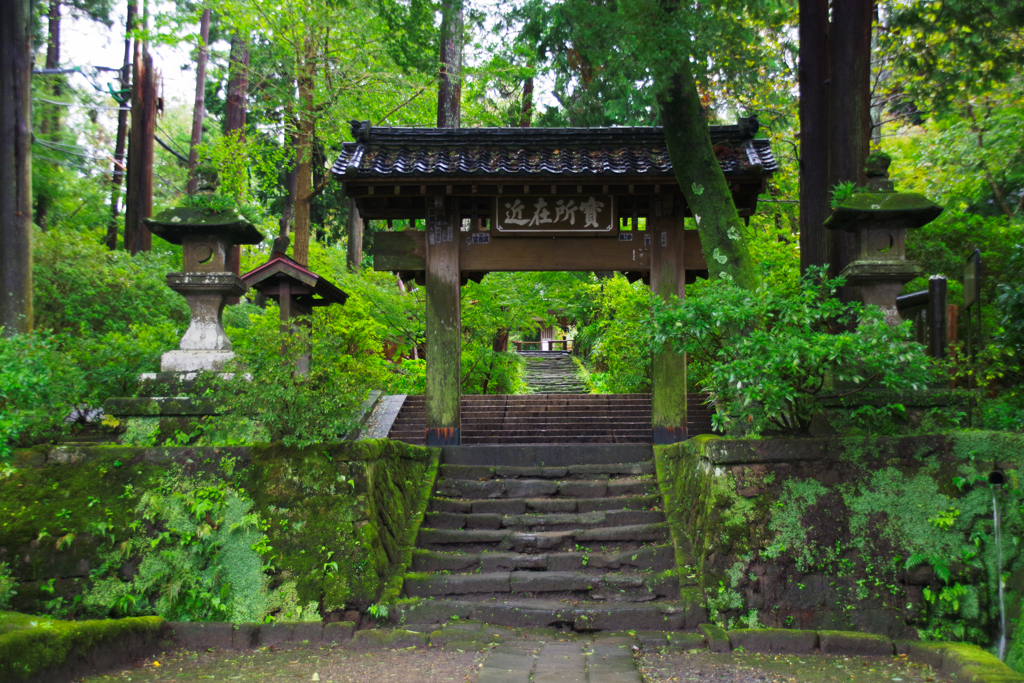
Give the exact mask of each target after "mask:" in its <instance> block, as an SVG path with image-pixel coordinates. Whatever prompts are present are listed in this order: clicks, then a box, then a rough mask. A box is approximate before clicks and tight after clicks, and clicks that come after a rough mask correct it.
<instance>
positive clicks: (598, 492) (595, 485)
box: [552, 480, 608, 498]
mask: <svg viewBox="0 0 1024 683" xmlns="http://www.w3.org/2000/svg"><path fill="white" fill-rule="evenodd" d="M607 492H608V483H607V482H604V481H586V480H578V481H573V480H570V481H563V482H562V483H561V484H560V485H559V486H558V493H559V495H561V496H564V497H566V498H601V497H603V496H605V495H606V494H607ZM552 493H553V492H552Z"/></svg>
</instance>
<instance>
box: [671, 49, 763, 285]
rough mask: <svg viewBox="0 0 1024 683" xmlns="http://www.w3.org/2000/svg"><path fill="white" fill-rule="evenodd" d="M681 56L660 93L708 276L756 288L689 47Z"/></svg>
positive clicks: (675, 167)
mask: <svg viewBox="0 0 1024 683" xmlns="http://www.w3.org/2000/svg"><path fill="white" fill-rule="evenodd" d="M680 55H681V56H680V58H679V60H678V61H677V64H676V69H675V74H673V76H672V77H671V80H670V81H669V82H667V83H666V84H665V85H664V86H663V87H662V88H661V92H660V94H659V95H658V110H659V112H660V114H661V122H662V125H663V126H664V130H665V143H666V145H667V147H668V153H669V158H671V159H672V169H673V172H674V173H675V176H676V180H678V182H679V187H680V189H681V190H682V192H683V196H684V197H685V198H686V203H687V205H688V206H689V207H690V210H691V211H692V212H693V216H694V220H695V221H696V223H697V230H698V232H699V233H700V243H701V246H702V247H703V249H704V256H705V258H706V259H707V263H708V272H709V274H710V276H711V277H712V278H723V279H731V280H732V281H733V282H735V283H736V284H737V285H739V286H740V287H743V288H745V289H754V288H755V287H756V286H757V273H756V272H755V271H754V266H753V263H752V262H751V260H750V255H749V251H748V248H747V240H746V238H745V237H744V235H743V233H744V227H745V226H744V224H743V221H742V220H741V219H740V217H739V214H738V213H736V205H735V204H734V203H733V200H732V193H730V192H729V184H728V182H727V181H726V180H725V174H724V173H723V172H722V166H721V164H719V163H718V159H717V158H716V157H715V152H714V149H712V146H711V132H710V130H709V129H708V119H707V114H706V113H705V112H704V108H703V106H702V105H701V101H700V95H699V94H698V92H697V84H696V82H695V81H694V78H693V73H692V72H691V70H690V63H689V60H688V59H687V52H686V51H685V49H684V50H682V51H681V52H680Z"/></svg>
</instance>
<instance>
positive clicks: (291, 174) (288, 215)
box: [279, 116, 299, 237]
mask: <svg viewBox="0 0 1024 683" xmlns="http://www.w3.org/2000/svg"><path fill="white" fill-rule="evenodd" d="M287 118H289V119H290V118H291V117H290V116H289V117H287ZM298 145H299V141H298V136H296V135H289V136H288V149H290V150H292V153H293V154H295V153H296V149H297V148H298ZM297 181H298V164H296V163H295V162H294V161H293V162H292V165H291V168H290V169H288V173H287V174H285V177H284V189H285V193H286V194H285V200H284V208H283V209H282V210H281V221H280V223H279V225H280V236H281V237H287V236H288V232H289V231H290V230H291V228H292V223H293V222H294V221H295V186H296V182H297Z"/></svg>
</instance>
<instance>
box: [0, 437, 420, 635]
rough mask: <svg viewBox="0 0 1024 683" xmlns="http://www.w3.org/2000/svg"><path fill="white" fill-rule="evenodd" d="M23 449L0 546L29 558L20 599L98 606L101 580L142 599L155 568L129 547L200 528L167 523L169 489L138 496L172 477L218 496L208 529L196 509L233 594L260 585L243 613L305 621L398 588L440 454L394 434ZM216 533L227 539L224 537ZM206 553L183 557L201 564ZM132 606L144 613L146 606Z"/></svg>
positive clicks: (5, 490) (4, 492)
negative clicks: (142, 577) (298, 442)
mask: <svg viewBox="0 0 1024 683" xmlns="http://www.w3.org/2000/svg"><path fill="white" fill-rule="evenodd" d="M17 455H18V457H17V458H16V462H19V463H20V464H21V466H20V467H18V468H17V469H15V470H14V471H13V473H12V474H11V476H9V477H7V478H5V479H2V480H0V547H3V548H6V549H7V550H8V552H10V553H11V554H12V555H13V556H17V557H19V558H27V560H26V561H23V562H18V563H17V566H14V567H12V569H13V570H14V571H15V574H16V576H17V578H18V579H19V580H20V581H21V582H22V584H21V585H20V586H19V590H18V595H17V596H16V597H15V603H14V604H15V606H16V607H17V608H19V609H22V610H26V611H34V612H46V611H50V612H53V611H54V610H57V611H58V612H59V613H62V614H75V615H81V614H83V613H89V612H88V610H92V612H91V613H92V614H96V611H95V610H97V609H99V608H100V605H99V603H98V602H97V600H99V602H103V601H102V600H100V599H99V598H100V597H102V596H100V595H99V594H96V591H97V590H99V589H101V588H102V591H101V592H102V594H104V595H109V596H110V597H111V601H117V602H119V604H120V603H122V602H123V605H129V606H131V605H133V604H134V603H136V602H138V600H139V599H141V598H142V597H144V596H139V595H134V596H133V595H129V594H128V593H130V592H131V590H135V589H136V588H138V586H134V584H135V583H138V581H137V580H136V579H135V578H134V577H136V576H137V574H138V572H139V571H140V568H141V567H148V566H149V565H141V564H140V560H144V558H140V557H136V556H133V557H122V556H121V555H120V554H119V553H120V552H121V551H120V549H121V548H124V547H127V546H125V545H124V544H125V543H126V542H128V541H130V540H133V539H134V541H135V545H133V546H131V547H135V548H137V547H138V545H139V544H138V543H137V541H138V540H139V537H140V535H141V536H142V537H143V538H150V539H152V540H153V541H154V543H155V544H159V543H164V544H166V543H168V542H172V543H173V542H177V541H176V540H175V539H180V540H182V541H184V540H186V539H187V538H188V537H189V533H188V532H187V529H186V527H187V525H186V524H184V523H177V524H172V523H171V522H170V521H169V520H170V519H171V518H170V517H168V516H167V515H172V516H173V515H174V514H177V516H178V517H181V514H180V513H174V509H177V508H173V507H172V508H169V507H167V504H168V502H170V501H171V498H169V497H168V498H166V499H165V502H159V501H158V499H155V498H149V499H146V500H148V501H149V502H148V503H146V504H141V505H140V501H142V500H143V497H144V496H146V495H148V494H150V493H151V492H154V491H157V490H164V491H168V490H169V489H168V486H172V487H173V488H174V490H175V491H185V492H188V491H198V492H199V494H198V498H197V497H196V495H194V494H192V493H188V495H186V496H185V498H181V499H180V500H181V502H182V504H184V505H185V506H186V508H187V507H189V506H192V507H195V506H196V505H198V504H200V503H201V500H200V499H201V498H202V497H203V496H210V495H214V496H215V497H216V498H217V506H218V507H217V508H216V510H217V511H215V512H214V516H215V518H210V519H209V520H208V526H209V529H207V530H206V531H204V530H203V529H204V522H203V519H202V517H201V515H202V514H203V513H201V512H197V509H198V508H197V509H192V510H185V512H186V513H187V514H188V515H190V516H191V517H196V516H197V515H200V517H198V518H196V519H194V520H192V526H193V527H195V533H198V534H212V536H210V537H209V538H210V539H212V542H213V546H211V548H213V547H215V548H218V549H219V550H215V552H214V553H213V555H212V559H211V560H209V561H211V562H213V563H214V564H213V565H211V566H210V570H212V571H215V572H216V573H217V574H218V576H220V577H221V578H220V579H218V581H222V580H223V581H226V582H227V583H228V584H229V585H230V584H238V583H244V584H245V586H233V587H232V589H231V592H232V594H237V595H243V594H245V593H246V591H248V592H249V593H250V595H249V597H250V598H252V599H251V600H247V604H248V603H252V604H251V605H250V607H251V609H249V608H246V610H245V613H246V614H247V615H248V617H249V618H255V619H262V618H263V617H264V616H265V615H266V614H267V613H276V612H280V613H281V614H282V615H284V614H287V616H289V618H292V619H297V618H307V617H306V613H309V612H310V607H311V606H312V613H311V614H309V616H310V617H313V618H316V617H317V616H318V613H319V611H321V610H323V611H330V610H334V609H342V608H346V607H350V606H355V607H365V606H367V605H369V604H371V603H374V602H377V601H378V600H380V599H381V596H382V594H383V593H385V592H387V593H388V595H389V596H391V597H392V598H397V595H398V592H399V590H400V588H401V577H402V575H403V573H404V571H405V569H406V568H407V567H408V566H409V564H410V560H411V550H412V545H413V543H414V541H415V537H416V531H417V529H418V525H419V522H420V520H422V515H423V511H424V510H425V507H426V502H427V499H428V497H429V494H430V489H431V488H432V486H433V481H434V477H435V476H436V471H437V462H438V459H439V451H438V450H437V449H426V448H422V447H418V446H410V445H408V444H405V443H402V442H391V441H387V440H380V441H360V442H343V443H337V444H325V445H321V446H315V447H308V448H304V449H297V448H286V447H284V446H282V445H280V444H271V445H261V446H249V447H239V448H225V449H218V448H131V447H98V448H84V449H76V450H74V451H73V452H62V453H60V454H57V455H55V452H52V451H51V452H50V453H47V452H45V451H39V452H37V451H31V452H21V453H19V454H17ZM55 461H60V462H63V463H64V464H54V462H55ZM45 462H49V463H50V464H47V465H45V466H43V465H44V463H45ZM189 482H193V483H189ZM225 496H226V497H225ZM236 498H237V500H236ZM196 500H199V503H196V502H195V501H196ZM190 501H191V502H190ZM232 501H234V502H232ZM236 503H237V504H236ZM225 506H226V507H225ZM236 517H237V519H236ZM171 527H174V528H175V529H177V531H174V530H173V529H172V528H171ZM183 529H185V531H182V530H183ZM168 534H169V535H168ZM218 534H220V535H225V538H224V539H222V540H217V539H218V538H219V536H218ZM236 536H237V537H238V538H237V539H236V538H235V537H236ZM250 536H251V537H252V538H250ZM157 539H163V540H159V541H158V540H157ZM261 539H263V540H261ZM235 540H237V541H238V542H233V541H235ZM143 545H144V544H143ZM154 547H156V546H155V545H154ZM163 548H164V546H160V548H158V549H157V550H156V551H154V552H159V551H160V550H162V549H163ZM186 550H187V549H186ZM203 552H207V551H203ZM207 554H208V555H209V553H207ZM185 559H188V558H185ZM194 559H195V558H193V559H192V560H189V562H184V563H182V564H181V566H182V567H185V566H189V567H193V568H194V567H197V566H199V565H197V564H196V562H195V561H193V560H194ZM205 561H206V560H204V562H205ZM172 564H173V563H172ZM203 566H204V567H205V564H204V565H203ZM172 570H173V567H172V568H169V569H168V571H172ZM204 571H205V570H204ZM254 572H255V573H254ZM254 577H255V578H254ZM54 580H55V581H54ZM100 580H102V581H104V582H105V583H103V584H102V586H101V585H100V584H99V583H98V582H99V581H100ZM129 581H131V582H132V586H128V582H129ZM256 584H260V585H256ZM129 589H131V590H129ZM385 589H387V590H385ZM90 591H91V593H90ZM126 591H128V592H126ZM81 595H85V598H86V599H85V600H82V599H81V597H76V596H81ZM147 595H148V593H147ZM275 596H276V597H275ZM288 596H291V597H288ZM146 599H147V600H148V599H150V598H146ZM154 600H155V598H154ZM282 600H284V603H282V602H281V601H282ZM254 601H255V602H254ZM285 603H287V604H285ZM153 604H156V603H155V602H154V603H152V604H150V606H149V607H148V609H153ZM113 608H114V605H113V604H110V605H107V606H106V609H108V610H112V609H113ZM298 608H302V610H304V613H303V614H302V616H301V617H300V616H299V614H297V613H294V612H295V611H296V610H297V609H298ZM124 609H128V608H127V607H125V608H124ZM132 609H133V610H135V611H136V613H138V611H141V612H142V613H146V609H147V607H146V606H145V604H143V605H141V606H139V607H132ZM83 610H85V611H83ZM254 610H255V611H254ZM282 610H284V611H282ZM234 611H237V610H230V612H232V613H233V612H234ZM255 612H260V614H255ZM121 613H122V614H123V613H124V612H123V611H122V612H121ZM127 613H128V614H131V613H132V612H131V611H129V612H127ZM150 613H151V612H150ZM100 614H103V612H101V613H100ZM206 618H210V617H206ZM222 618H226V617H222Z"/></svg>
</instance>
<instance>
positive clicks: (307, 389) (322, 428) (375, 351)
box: [218, 306, 391, 445]
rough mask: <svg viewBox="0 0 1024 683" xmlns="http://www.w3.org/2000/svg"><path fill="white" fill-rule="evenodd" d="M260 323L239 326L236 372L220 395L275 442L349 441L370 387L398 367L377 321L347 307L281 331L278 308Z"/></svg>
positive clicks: (257, 319) (270, 310)
mask: <svg viewBox="0 0 1024 683" xmlns="http://www.w3.org/2000/svg"><path fill="white" fill-rule="evenodd" d="M252 322H253V325H252V327H251V328H249V329H248V330H238V331H236V338H235V340H234V348H235V352H236V354H237V357H236V359H235V361H234V363H233V366H232V369H233V370H234V377H233V378H232V379H230V380H227V381H225V382H223V383H222V384H221V387H220V389H219V391H218V394H219V396H220V398H221V400H223V401H224V403H225V405H226V407H227V408H228V409H229V410H230V411H231V412H232V413H233V414H235V415H238V416H244V417H246V418H249V419H252V420H254V421H256V422H258V423H260V424H261V425H263V426H264V427H265V428H266V429H267V430H268V432H269V433H270V436H271V439H273V440H275V441H278V440H282V441H284V442H285V443H286V444H288V445H308V444H313V443H322V442H328V441H337V440H340V439H343V438H345V435H346V434H348V433H349V432H350V431H351V430H352V429H353V428H355V426H356V417H357V414H358V409H359V407H360V405H361V403H362V402H363V400H365V399H366V396H367V394H368V393H369V391H370V389H373V388H375V387H380V386H386V385H387V384H388V383H389V382H390V378H391V376H390V373H389V365H390V364H389V363H387V361H385V360H384V359H383V358H382V357H381V356H380V355H379V350H380V348H381V346H380V344H381V342H380V339H379V338H378V337H376V336H375V335H374V330H375V328H376V326H377V323H375V322H374V321H373V320H372V319H370V318H360V317H357V316H355V315H353V314H352V312H350V311H346V310H345V307H343V306H331V307H327V308H324V309H320V310H318V311H316V313H315V314H314V315H313V316H312V317H311V318H296V319H294V321H293V324H294V327H292V329H291V331H290V332H282V331H281V330H280V322H279V319H278V312H277V308H276V307H274V306H270V307H268V309H267V311H266V313H265V314H263V315H254V316H252ZM307 352H308V353H310V354H311V360H310V362H309V371H308V372H307V373H305V374H302V373H299V372H297V368H298V365H299V362H300V359H301V357H302V356H304V355H305V354H306V353H307Z"/></svg>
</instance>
